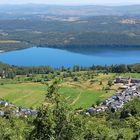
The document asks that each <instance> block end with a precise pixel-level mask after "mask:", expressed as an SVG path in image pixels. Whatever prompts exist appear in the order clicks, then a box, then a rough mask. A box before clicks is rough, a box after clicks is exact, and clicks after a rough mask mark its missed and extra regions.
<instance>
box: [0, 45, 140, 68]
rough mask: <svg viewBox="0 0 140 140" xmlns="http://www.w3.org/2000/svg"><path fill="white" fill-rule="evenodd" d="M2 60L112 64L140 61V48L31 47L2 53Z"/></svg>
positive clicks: (25, 63)
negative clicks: (67, 48)
mask: <svg viewBox="0 0 140 140" xmlns="http://www.w3.org/2000/svg"><path fill="white" fill-rule="evenodd" d="M0 61H1V62H4V63H8V64H12V65H18V66H40V65H49V66H53V67H61V66H65V67H70V66H73V65H76V64H78V65H81V66H91V65H93V64H94V65H111V64H133V63H140V49H136V50H135V49H134V50H131V51H130V50H127V49H126V50H113V49H109V50H102V51H101V50H100V51H93V52H92V51H90V53H87V52H85V53H83V50H82V52H72V51H66V50H59V49H52V48H37V47H33V48H29V49H24V50H17V51H11V52H4V53H0Z"/></svg>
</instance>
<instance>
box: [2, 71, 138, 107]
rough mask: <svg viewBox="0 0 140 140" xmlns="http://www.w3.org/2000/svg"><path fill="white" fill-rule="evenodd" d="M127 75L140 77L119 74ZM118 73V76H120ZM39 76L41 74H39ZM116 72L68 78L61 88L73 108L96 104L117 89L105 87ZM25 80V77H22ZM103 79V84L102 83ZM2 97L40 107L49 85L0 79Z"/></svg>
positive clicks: (136, 74)
mask: <svg viewBox="0 0 140 140" xmlns="http://www.w3.org/2000/svg"><path fill="white" fill-rule="evenodd" d="M119 75H122V76H125V77H128V76H131V77H137V78H140V74H138V73H133V74H132V73H126V74H119ZM119 75H118V76H119ZM38 76H39V75H38ZM116 76H117V75H116V74H111V73H110V74H108V75H104V74H99V75H98V76H96V77H94V78H93V82H91V80H85V81H84V80H82V79H80V81H79V82H72V81H69V80H70V79H66V80H65V81H64V82H63V83H62V85H61V88H60V90H59V92H60V93H61V94H62V96H63V97H65V99H66V100H67V102H68V103H69V104H70V105H71V106H72V107H73V108H87V107H90V106H91V105H92V104H95V103H96V102H97V101H98V100H103V99H105V98H108V97H109V96H111V95H112V94H113V93H115V91H116V90H117V88H118V87H117V86H116V85H113V86H112V87H111V89H110V90H108V91H107V92H106V91H105V90H103V88H106V87H108V85H107V82H108V80H114V79H115V77H116ZM20 78H22V80H23V77H20ZM100 81H102V85H100ZM0 83H3V84H1V85H0V98H3V99H4V100H8V101H9V102H12V103H14V104H15V105H18V106H23V107H38V106H40V105H41V104H42V103H43V101H44V99H45V94H46V93H47V86H46V85H45V84H41V83H35V82H23V83H19V82H18V81H17V79H14V80H9V79H0Z"/></svg>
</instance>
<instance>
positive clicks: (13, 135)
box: [0, 79, 140, 140]
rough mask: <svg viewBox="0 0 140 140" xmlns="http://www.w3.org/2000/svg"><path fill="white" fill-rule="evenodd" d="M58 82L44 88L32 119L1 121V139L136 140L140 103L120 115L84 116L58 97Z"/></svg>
mask: <svg viewBox="0 0 140 140" xmlns="http://www.w3.org/2000/svg"><path fill="white" fill-rule="evenodd" d="M58 83H59V80H58V79H57V80H55V81H54V82H53V83H52V84H51V85H50V86H49V87H48V89H47V91H48V92H47V94H46V97H45V100H44V103H43V105H42V106H41V107H39V108H38V115H37V116H36V117H35V118H15V117H14V116H10V117H8V118H0V122H1V123H0V132H1V133H0V139H2V140H7V139H8V140H25V139H27V140H28V139H29V140H47V139H48V140H52V139H53V140H66V139H68V140H94V139H97V140H118V139H120V140H122V139H123V140H134V139H135V140H138V139H139V138H140V124H139V122H140V108H139V106H140V101H139V99H135V100H133V101H131V102H130V103H128V104H127V105H126V106H125V107H124V108H123V109H121V110H120V111H119V112H116V113H111V112H110V111H108V112H104V113H100V114H96V115H94V116H86V115H85V114H84V113H82V112H81V113H78V112H76V111H75V110H73V109H71V108H70V106H69V104H68V103H67V101H66V100H65V98H63V96H61V94H59V86H58Z"/></svg>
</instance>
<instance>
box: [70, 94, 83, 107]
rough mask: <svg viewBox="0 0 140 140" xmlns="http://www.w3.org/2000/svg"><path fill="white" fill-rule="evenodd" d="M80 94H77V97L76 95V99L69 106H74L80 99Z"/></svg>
mask: <svg viewBox="0 0 140 140" xmlns="http://www.w3.org/2000/svg"><path fill="white" fill-rule="evenodd" d="M81 94H82V92H80V93H79V95H78V96H77V98H76V99H75V100H74V101H73V102H72V103H71V105H74V104H75V103H76V102H77V101H78V100H79V99H80V96H81Z"/></svg>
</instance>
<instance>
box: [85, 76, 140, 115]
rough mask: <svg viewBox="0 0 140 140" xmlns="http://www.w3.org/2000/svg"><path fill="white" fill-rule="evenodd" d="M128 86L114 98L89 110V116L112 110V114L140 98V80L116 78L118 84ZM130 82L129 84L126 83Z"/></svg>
mask: <svg viewBox="0 0 140 140" xmlns="http://www.w3.org/2000/svg"><path fill="white" fill-rule="evenodd" d="M124 81H125V84H126V88H125V90H123V91H121V92H117V93H115V94H114V95H113V96H112V97H110V98H108V99H106V100H105V101H104V102H102V103H101V104H100V105H99V106H96V107H91V108H89V109H87V111H86V113H87V114H92V113H99V112H104V111H106V110H108V109H110V110H111V111H112V112H115V111H117V110H119V109H120V108H123V106H124V105H125V104H126V103H128V102H130V101H131V100H132V99H134V98H140V93H139V92H138V91H137V89H138V88H140V79H131V78H121V77H119V78H116V83H124ZM126 81H129V83H126Z"/></svg>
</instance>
